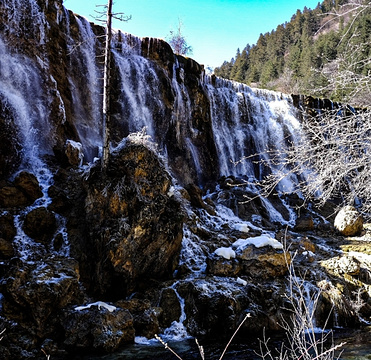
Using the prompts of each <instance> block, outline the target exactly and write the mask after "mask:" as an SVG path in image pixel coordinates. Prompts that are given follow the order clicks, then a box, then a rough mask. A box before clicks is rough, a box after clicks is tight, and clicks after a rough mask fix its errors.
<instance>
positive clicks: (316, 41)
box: [214, 0, 371, 100]
mask: <svg viewBox="0 0 371 360" xmlns="http://www.w3.org/2000/svg"><path fill="white" fill-rule="evenodd" d="M350 2H352V3H354V1H351V0H324V1H323V2H322V3H318V5H317V7H316V8H315V9H314V10H311V9H308V8H306V7H305V8H304V9H303V11H300V10H297V12H296V13H295V14H294V15H293V16H292V18H291V20H290V21H289V22H286V23H284V24H281V25H278V26H277V28H276V29H275V30H273V31H271V32H269V33H266V34H260V36H259V39H258V41H257V43H256V44H255V45H249V44H248V45H247V46H246V48H245V49H244V50H243V51H242V52H240V50H238V51H237V54H236V57H235V58H232V59H231V61H229V62H228V61H225V62H224V63H223V64H222V65H221V66H220V67H218V68H216V69H215V70H214V71H215V74H216V75H217V76H220V77H223V78H226V79H231V80H236V81H239V82H244V83H246V84H248V85H252V86H258V87H263V88H269V89H274V90H280V91H284V92H298V91H299V92H300V93H303V94H305V93H310V94H311V95H314V96H321V97H328V98H332V99H336V100H339V98H344V96H346V95H349V94H351V93H353V92H354V91H353V92H352V89H351V88H349V89H348V90H344V89H342V90H341V92H339V91H338V90H336V89H335V88H334V86H328V85H329V84H330V83H332V82H333V81H332V80H331V77H335V76H340V75H339V74H340V71H341V67H343V69H344V68H346V67H347V66H349V64H347V63H346V61H345V63H344V59H346V57H347V56H348V57H349V48H350V47H351V48H353V49H356V48H357V49H360V48H362V51H360V50H357V56H356V58H355V55H353V56H352V59H353V61H355V63H356V64H357V65H355V66H353V67H352V69H351V71H352V72H354V73H355V74H359V75H363V76H368V75H369V74H370V73H371V64H370V63H371V61H369V60H367V59H370V57H371V7H370V5H369V4H368V5H367V4H366V3H365V5H366V6H365V7H364V10H363V11H362V12H355V13H352V12H350V13H349V14H347V15H346V16H341V15H342V14H344V13H345V11H347V10H349V8H350ZM347 5H348V6H347ZM334 13H337V14H338V15H340V16H335V15H332V14H334ZM361 45H362V46H361ZM342 62H343V63H344V64H342ZM335 65H336V66H335ZM347 70H349V69H348V68H347ZM353 90H354V89H353Z"/></svg>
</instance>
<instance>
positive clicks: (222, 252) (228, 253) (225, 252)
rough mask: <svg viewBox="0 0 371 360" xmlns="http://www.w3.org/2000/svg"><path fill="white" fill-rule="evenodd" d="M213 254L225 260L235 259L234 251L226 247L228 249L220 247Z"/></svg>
mask: <svg viewBox="0 0 371 360" xmlns="http://www.w3.org/2000/svg"><path fill="white" fill-rule="evenodd" d="M215 254H216V255H218V256H222V257H224V258H225V259H227V260H229V259H231V258H233V259H234V258H235V257H236V253H235V251H234V250H233V249H232V248H230V247H228V248H227V247H221V248H219V249H216V250H215Z"/></svg>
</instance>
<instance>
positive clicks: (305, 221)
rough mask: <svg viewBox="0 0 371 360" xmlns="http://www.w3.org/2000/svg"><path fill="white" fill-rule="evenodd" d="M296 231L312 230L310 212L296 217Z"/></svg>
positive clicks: (312, 223) (312, 224)
mask: <svg viewBox="0 0 371 360" xmlns="http://www.w3.org/2000/svg"><path fill="white" fill-rule="evenodd" d="M295 230H296V231H312V230H314V222H313V217H312V216H311V215H310V214H304V215H301V216H300V217H298V218H297V219H296V223H295Z"/></svg>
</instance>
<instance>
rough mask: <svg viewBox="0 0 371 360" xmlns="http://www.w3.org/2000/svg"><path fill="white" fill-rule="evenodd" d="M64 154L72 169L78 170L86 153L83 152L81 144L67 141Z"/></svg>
mask: <svg viewBox="0 0 371 360" xmlns="http://www.w3.org/2000/svg"><path fill="white" fill-rule="evenodd" d="M64 152H65V155H66V157H67V160H68V163H69V164H70V165H71V166H72V167H74V168H77V167H79V166H81V165H82V161H83V158H84V153H83V152H82V145H81V143H79V142H76V141H72V140H67V142H66V145H65V151H64Z"/></svg>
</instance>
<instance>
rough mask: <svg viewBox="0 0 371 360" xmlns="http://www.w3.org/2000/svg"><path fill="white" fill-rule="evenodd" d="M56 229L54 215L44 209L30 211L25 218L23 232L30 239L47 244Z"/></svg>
mask: <svg viewBox="0 0 371 360" xmlns="http://www.w3.org/2000/svg"><path fill="white" fill-rule="evenodd" d="M56 228H57V221H56V218H55V216H54V214H53V213H52V212H51V211H49V210H48V209H46V208H45V207H39V208H36V209H33V210H31V211H30V212H29V213H28V214H27V215H26V217H25V220H24V224H23V231H24V232H25V233H26V234H27V235H28V236H29V237H31V238H32V239H34V240H37V241H40V242H42V243H46V244H47V243H49V242H50V241H51V240H52V238H53V235H54V233H55V231H56Z"/></svg>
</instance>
